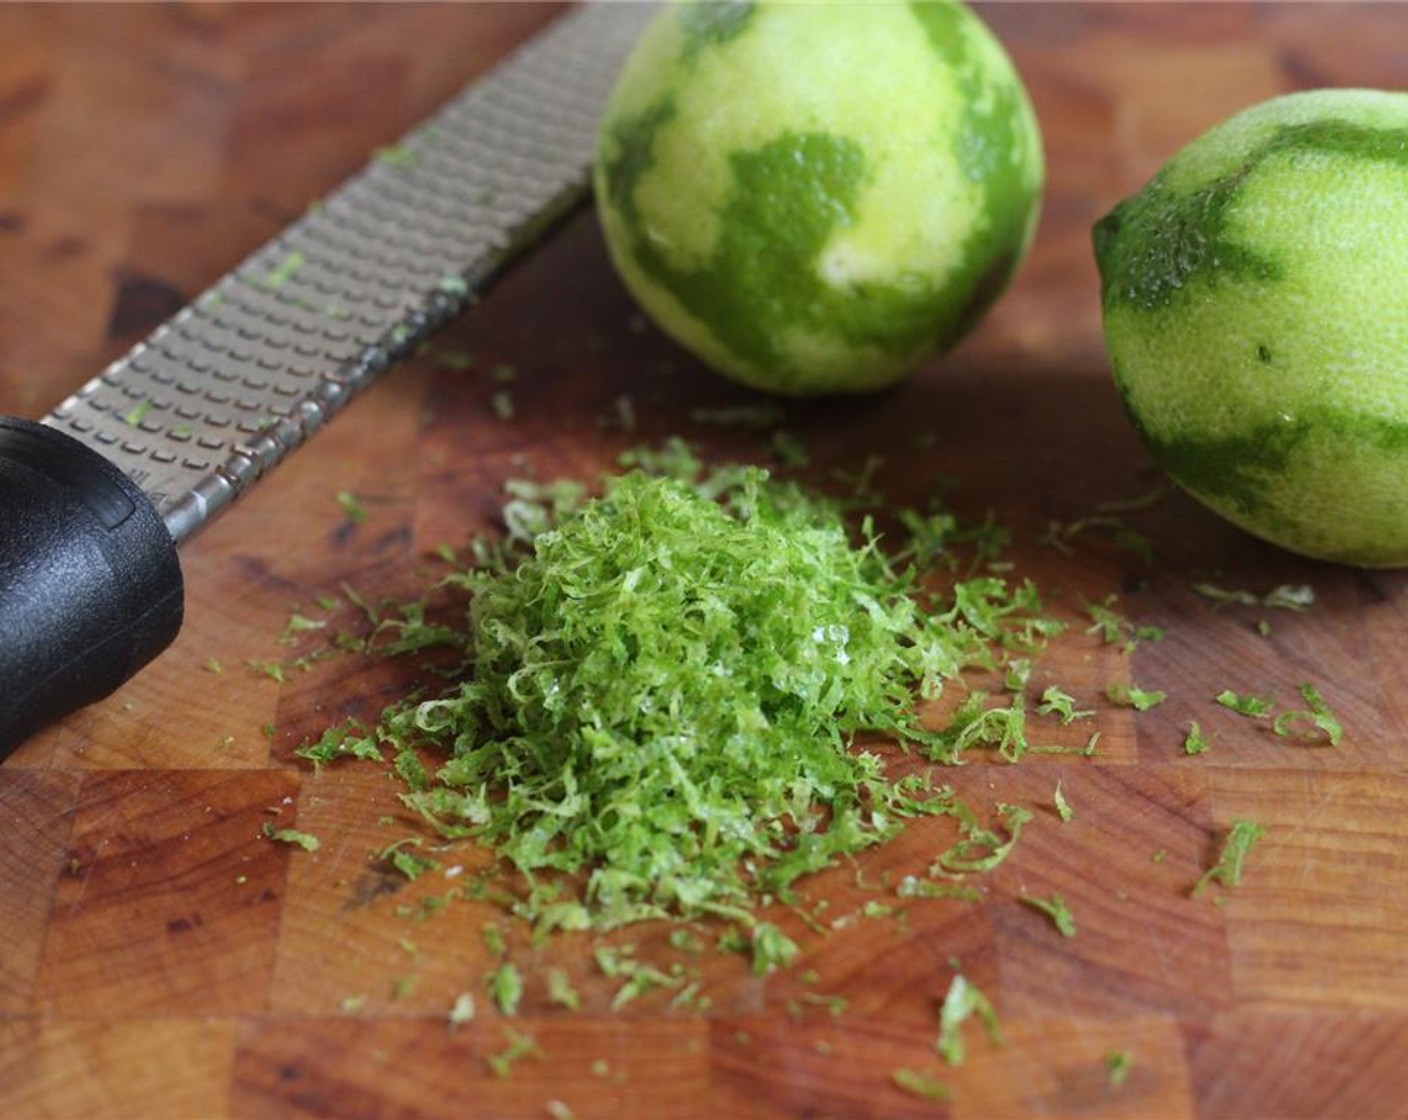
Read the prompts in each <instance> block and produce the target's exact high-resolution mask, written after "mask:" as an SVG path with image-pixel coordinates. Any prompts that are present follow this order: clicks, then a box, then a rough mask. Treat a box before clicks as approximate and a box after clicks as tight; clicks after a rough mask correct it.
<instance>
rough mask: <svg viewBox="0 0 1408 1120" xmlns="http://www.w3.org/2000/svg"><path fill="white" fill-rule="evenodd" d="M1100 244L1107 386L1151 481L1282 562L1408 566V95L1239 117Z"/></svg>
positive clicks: (1194, 147)
mask: <svg viewBox="0 0 1408 1120" xmlns="http://www.w3.org/2000/svg"><path fill="white" fill-rule="evenodd" d="M1094 236H1095V255H1096V259H1097V261H1098V263H1099V266H1100V278H1101V304H1102V308H1103V313H1104V326H1105V340H1106V344H1107V347H1108V349H1109V353H1110V361H1111V365H1112V367H1113V371H1114V377H1115V382H1116V384H1117V386H1118V388H1119V391H1120V393H1121V395H1122V396H1123V398H1124V402H1125V405H1126V407H1127V410H1128V412H1129V415H1130V416H1131V417H1132V419H1133V420H1134V423H1135V425H1136V427H1137V428H1138V430H1139V432H1140V434H1141V435H1142V436H1143V438H1144V441H1145V443H1146V445H1147V446H1148V448H1149V451H1150V454H1151V455H1152V456H1153V458H1154V460H1155V461H1156V462H1157V463H1158V464H1159V466H1160V467H1162V468H1163V470H1164V471H1165V472H1166V473H1167V474H1168V475H1169V476H1170V477H1172V478H1173V479H1174V480H1175V481H1176V482H1178V483H1179V484H1180V485H1181V486H1183V487H1184V488H1185V489H1186V490H1187V491H1188V492H1189V493H1191V494H1193V495H1194V496H1195V497H1196V498H1198V499H1199V500H1200V501H1202V502H1204V503H1205V504H1206V505H1208V506H1209V507H1211V508H1212V509H1213V510H1215V511H1217V512H1218V513H1220V514H1222V515H1223V516H1225V517H1227V518H1228V519H1230V520H1231V521H1233V522H1235V523H1236V524H1238V525H1241V526H1242V527H1243V528H1245V529H1247V530H1249V531H1250V532H1252V533H1255V534H1256V535H1258V536H1260V537H1263V538H1265V539H1266V540H1269V541H1272V542H1274V543H1276V544H1279V545H1282V546H1283V547H1285V548H1288V549H1291V550H1293V551H1296V552H1300V553H1303V554H1305V555H1308V556H1313V557H1318V558H1320V559H1326V560H1334V561H1340V562H1344V563H1349V564H1357V565H1362V566H1374V567H1388V566H1395V565H1401V564H1408V94H1403V93H1386V92H1380V91H1374V90H1343V89H1342V90H1318V91H1312V92H1308V93H1296V94H1289V95H1287V96H1284V97H1278V98H1274V99H1272V100H1270V101H1267V102H1264V103H1262V104H1260V105H1257V106H1254V107H1252V108H1250V109H1247V110H1246V111H1244V112H1242V113H1239V114H1237V115H1236V116H1234V117H1232V118H1230V119H1229V120H1227V121H1225V122H1224V123H1223V124H1221V125H1219V126H1217V127H1216V128H1214V129H1212V130H1211V131H1209V132H1207V133H1205V134H1204V135H1203V136H1201V137H1199V138H1198V139H1197V140H1195V141H1193V143H1191V144H1189V145H1188V146H1187V147H1186V148H1184V149H1183V150H1182V151H1181V152H1179V153H1178V155H1177V156H1175V157H1174V158H1173V160H1171V161H1170V162H1169V163H1168V164H1167V165H1166V166H1165V167H1164V168H1163V169H1162V170H1161V171H1160V172H1159V173H1158V174H1157V175H1156V176H1155V177H1154V178H1153V179H1152V180H1151V181H1150V182H1149V183H1148V185H1147V186H1145V187H1144V189H1143V190H1142V191H1140V192H1139V193H1138V194H1136V195H1134V196H1133V197H1131V198H1129V199H1127V200H1126V201H1124V202H1122V203H1121V204H1120V205H1119V206H1117V207H1116V208H1115V209H1114V210H1113V211H1112V212H1111V213H1110V214H1109V215H1108V216H1106V217H1105V218H1103V219H1102V220H1101V221H1100V222H1099V223H1098V224H1097V225H1096V227H1095V234H1094Z"/></svg>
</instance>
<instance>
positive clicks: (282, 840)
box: [260, 821, 319, 852]
mask: <svg viewBox="0 0 1408 1120" xmlns="http://www.w3.org/2000/svg"><path fill="white" fill-rule="evenodd" d="M260 831H261V832H262V833H263V834H264V838H265V839H266V840H273V841H274V842H275V843H277V844H291V845H293V846H294V847H297V848H302V849H303V850H304V851H305V852H316V851H317V850H318V847H319V840H318V838H317V837H316V836H314V835H313V834H312V833H310V832H300V831H299V830H298V829H296V828H275V827H274V826H273V825H272V824H269V823H268V822H267V821H266V822H265V824H264V826H263V828H262V829H261V830H260Z"/></svg>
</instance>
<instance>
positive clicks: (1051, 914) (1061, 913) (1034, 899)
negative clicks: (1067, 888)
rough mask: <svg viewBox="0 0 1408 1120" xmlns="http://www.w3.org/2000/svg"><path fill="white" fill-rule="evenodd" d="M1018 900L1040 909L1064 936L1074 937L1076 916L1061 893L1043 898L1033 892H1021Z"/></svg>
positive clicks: (1034, 908)
mask: <svg viewBox="0 0 1408 1120" xmlns="http://www.w3.org/2000/svg"><path fill="white" fill-rule="evenodd" d="M1017 901H1018V902H1021V903H1023V904H1024V905H1027V906H1030V907H1031V908H1032V909H1033V910H1040V911H1041V912H1042V913H1043V914H1045V915H1046V916H1047V917H1048V918H1050V919H1051V921H1052V924H1054V925H1055V926H1056V929H1057V931H1058V932H1059V933H1060V934H1061V936H1062V937H1074V936H1075V935H1076V917H1075V915H1074V914H1073V913H1071V908H1070V907H1069V906H1067V905H1066V900H1065V899H1064V898H1062V897H1061V896H1060V895H1059V894H1054V893H1053V894H1052V895H1051V897H1050V898H1041V897H1039V896H1037V895H1033V894H1021V895H1018V896H1017Z"/></svg>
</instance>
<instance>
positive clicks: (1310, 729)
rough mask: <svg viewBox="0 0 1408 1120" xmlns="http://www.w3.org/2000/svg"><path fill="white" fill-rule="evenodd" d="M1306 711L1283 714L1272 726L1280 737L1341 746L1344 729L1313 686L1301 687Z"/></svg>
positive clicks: (1305, 685)
mask: <svg viewBox="0 0 1408 1120" xmlns="http://www.w3.org/2000/svg"><path fill="white" fill-rule="evenodd" d="M1299 692H1300V695H1301V698H1302V699H1303V700H1304V701H1305V704H1306V708H1305V710H1301V709H1294V710H1291V711H1285V712H1282V713H1281V714H1280V715H1278V716H1277V717H1276V719H1275V721H1274V722H1273V723H1272V725H1271V729H1272V730H1273V731H1274V732H1275V733H1276V734H1277V735H1279V736H1280V737H1282V738H1286V737H1287V736H1290V737H1293V738H1297V739H1302V740H1306V741H1323V742H1327V743H1329V744H1330V746H1332V747H1337V746H1339V745H1340V740H1341V739H1342V738H1344V727H1343V725H1342V724H1341V723H1340V721H1339V719H1338V718H1337V717H1336V716H1335V714H1334V712H1332V711H1331V710H1330V707H1329V705H1328V704H1326V703H1325V701H1324V698H1323V697H1321V695H1320V692H1319V690H1317V689H1316V687H1315V686H1314V685H1313V684H1302V685H1300V686H1299Z"/></svg>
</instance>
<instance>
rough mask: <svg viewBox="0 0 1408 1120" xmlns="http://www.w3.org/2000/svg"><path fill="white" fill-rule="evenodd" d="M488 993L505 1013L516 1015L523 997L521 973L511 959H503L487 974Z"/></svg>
mask: <svg viewBox="0 0 1408 1120" xmlns="http://www.w3.org/2000/svg"><path fill="white" fill-rule="evenodd" d="M488 983H489V993H490V994H491V995H492V996H493V997H494V1003H495V1004H496V1005H497V1006H498V1009H499V1010H500V1011H501V1012H502V1013H503V1014H505V1015H517V1014H518V1004H519V1002H520V1001H521V1000H522V999H523V974H522V973H520V972H519V971H518V967H517V966H516V965H515V964H513V963H512V962H511V961H505V962H504V963H503V964H501V965H499V967H498V968H496V969H495V970H494V971H493V972H491V973H490V974H489V981H488Z"/></svg>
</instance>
